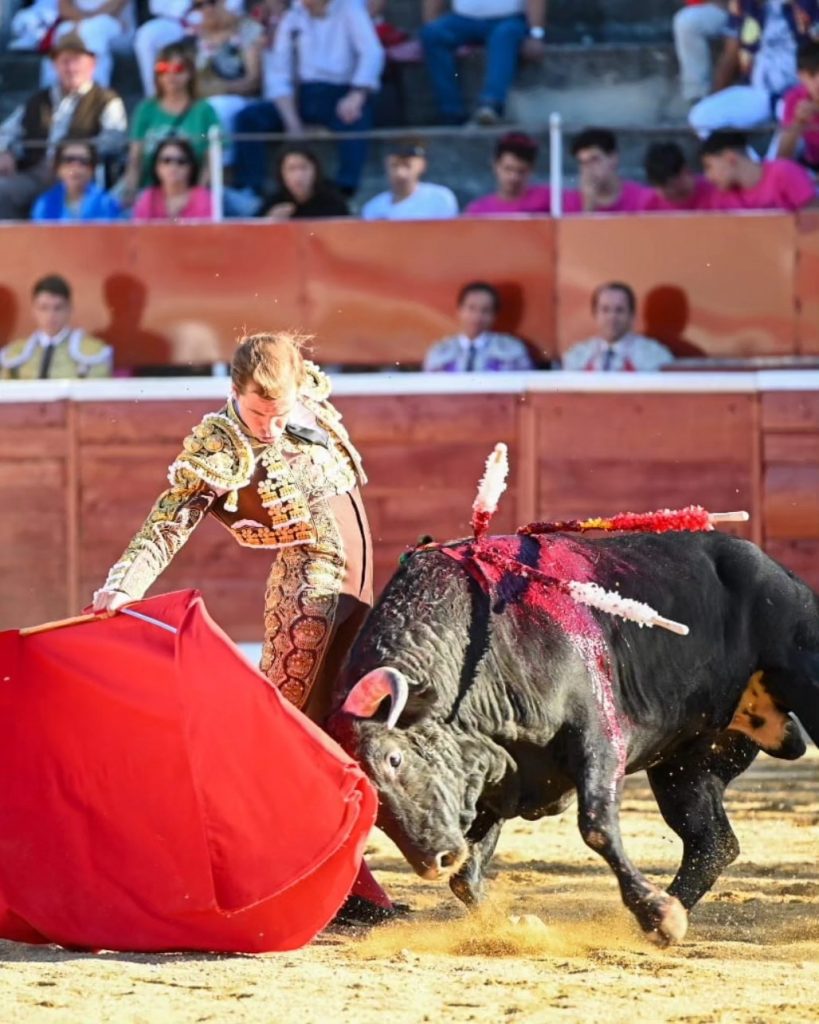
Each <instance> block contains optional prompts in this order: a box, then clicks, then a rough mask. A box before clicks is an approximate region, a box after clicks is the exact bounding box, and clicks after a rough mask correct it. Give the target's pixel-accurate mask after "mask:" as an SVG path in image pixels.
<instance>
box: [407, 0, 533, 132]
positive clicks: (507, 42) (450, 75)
mask: <svg viewBox="0 0 819 1024" xmlns="http://www.w3.org/2000/svg"><path fill="white" fill-rule="evenodd" d="M452 8H453V9H452V12H451V13H449V14H442V13H441V12H442V10H443V0H424V6H423V17H424V22H425V24H424V25H423V27H422V28H421V45H422V46H423V49H424V59H425V61H426V65H427V71H428V72H429V77H430V79H431V81H432V88H433V90H434V92H435V96H436V99H437V101H438V108H439V110H440V112H441V120H442V121H443V122H444V123H445V124H463V123H464V121H466V119H467V114H466V108H465V106H464V100H463V96H462V95H461V90H460V87H459V84H458V70H457V66H456V62H455V57H456V53H457V51H458V49H459V47H462V46H474V45H476V44H480V45H484V46H485V47H486V72H485V75H484V80H483V86H482V88H481V93H480V96H479V98H478V106H477V109H476V110H475V113H474V120H475V122H476V123H477V124H485V125H490V124H497V123H498V122H499V121H500V120H501V118H502V117H503V113H504V107H505V105H506V94H507V93H508V92H509V87H510V86H511V84H512V79H513V78H514V76H515V70H516V68H517V63H518V56H519V54H520V52H521V49H523V50H524V52H525V53H526V55H527V56H528V57H533V58H535V57H536V58H540V57H542V56H543V53H544V45H543V40H544V38H545V35H546V29H545V25H546V0H453V3H452Z"/></svg>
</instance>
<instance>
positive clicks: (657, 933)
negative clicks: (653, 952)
mask: <svg viewBox="0 0 819 1024" xmlns="http://www.w3.org/2000/svg"><path fill="white" fill-rule="evenodd" d="M651 917H652V922H651V925H650V926H649V927H648V928H646V929H645V935H646V938H647V939H648V940H649V942H653V943H654V945H655V946H663V947H665V946H670V945H671V944H672V943H674V942H682V940H683V939H684V938H685V933H686V932H687V931H688V913H687V911H686V909H685V907H684V906H683V905H682V903H680V901H679V900H678V899H676V897H674V896H663V897H662V898H661V899H660V900H658V901H657V903H656V904H655V906H654V908H653V912H652V915H651Z"/></svg>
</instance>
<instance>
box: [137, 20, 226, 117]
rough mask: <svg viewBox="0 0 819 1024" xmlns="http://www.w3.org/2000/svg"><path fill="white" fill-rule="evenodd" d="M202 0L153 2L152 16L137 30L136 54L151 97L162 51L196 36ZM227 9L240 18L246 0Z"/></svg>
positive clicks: (154, 91) (143, 81)
mask: <svg viewBox="0 0 819 1024" xmlns="http://www.w3.org/2000/svg"><path fill="white" fill-rule="evenodd" d="M202 6H203V3H202V0H195V2H194V3H191V2H190V0H149V3H148V10H149V11H150V13H151V17H150V18H149V19H148V21H146V22H145V24H144V25H140V27H139V28H138V29H137V31H136V36H135V37H134V52H135V53H136V59H137V64H138V65H139V75H140V78H141V79H142V90H143V92H144V94H145V95H146V96H147V97H151V96H153V95H154V94H155V93H156V82H155V79H154V66H155V64H156V60H157V56H158V54H159V51H160V50H161V49H162V48H163V47H165V46H170V45H171V43H178V42H179V41H180V39H184V38H185V36H189V35H191V34H192V32H193V30H194V29H195V27H196V25H197V24H198V22H199V20H200V19H201V8H202ZM225 10H227V11H229V12H230V13H231V14H235V15H237V16H239V15H241V14H242V13H243V12H244V3H243V0H225Z"/></svg>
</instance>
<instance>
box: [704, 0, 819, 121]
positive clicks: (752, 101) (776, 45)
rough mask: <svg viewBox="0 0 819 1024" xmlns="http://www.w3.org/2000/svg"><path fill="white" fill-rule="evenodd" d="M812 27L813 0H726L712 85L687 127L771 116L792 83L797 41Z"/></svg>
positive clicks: (817, 22) (816, 5)
mask: <svg viewBox="0 0 819 1024" xmlns="http://www.w3.org/2000/svg"><path fill="white" fill-rule="evenodd" d="M817 28H819V2H817V0H774V2H765V0H730V2H729V4H728V24H727V26H726V28H725V35H726V39H725V44H724V46H723V51H722V54H721V56H720V58H719V61H718V62H717V67H716V71H715V72H714V90H713V92H712V93H711V95H710V96H706V98H705V99H704V100H701V101H700V102H699V103H697V104H695V106H693V107H692V108H691V112H690V114H689V118H688V119H689V122H690V124H691V127H692V128H693V129H694V130H695V131H696V132H697V133H698V134H700V135H707V134H708V133H709V132H713V131H717V130H718V129H720V128H753V127H754V126H755V125H758V124H766V123H767V122H768V121H770V120H772V119H773V117H774V114H775V111H776V105H777V102H778V100H779V98H780V97H781V96H782V95H783V94H784V93H785V92H787V91H788V89H790V88H791V87H792V86H794V85H796V84H797V78H796V49H797V45H798V44H799V43H801V42H802V40H804V39H809V38H812V37H813V36H814V35H815V34H816V31H817ZM737 80H739V81H740V82H741V84H733V83H735V82H736V81H737Z"/></svg>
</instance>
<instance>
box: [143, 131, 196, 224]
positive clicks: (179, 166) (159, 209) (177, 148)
mask: <svg viewBox="0 0 819 1024" xmlns="http://www.w3.org/2000/svg"><path fill="white" fill-rule="evenodd" d="M151 173H152V175H153V182H154V184H153V186H152V187H151V188H146V189H145V191H144V192H141V193H140V195H139V197H138V199H137V201H136V203H135V204H134V213H133V216H134V220H135V221H155V220H208V219H210V216H211V197H210V192H209V191H208V189H206V188H203V187H202V186H201V185H197V184H196V182H197V180H198V178H199V164H198V162H197V159H196V154H195V153H194V151H193V146H191V144H190V142H188V140H187V139H174V138H171V139H165V140H164V141H162V142H160V144H159V145H158V146H157V148H156V151H155V152H154V160H153V165H152V168H151Z"/></svg>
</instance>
